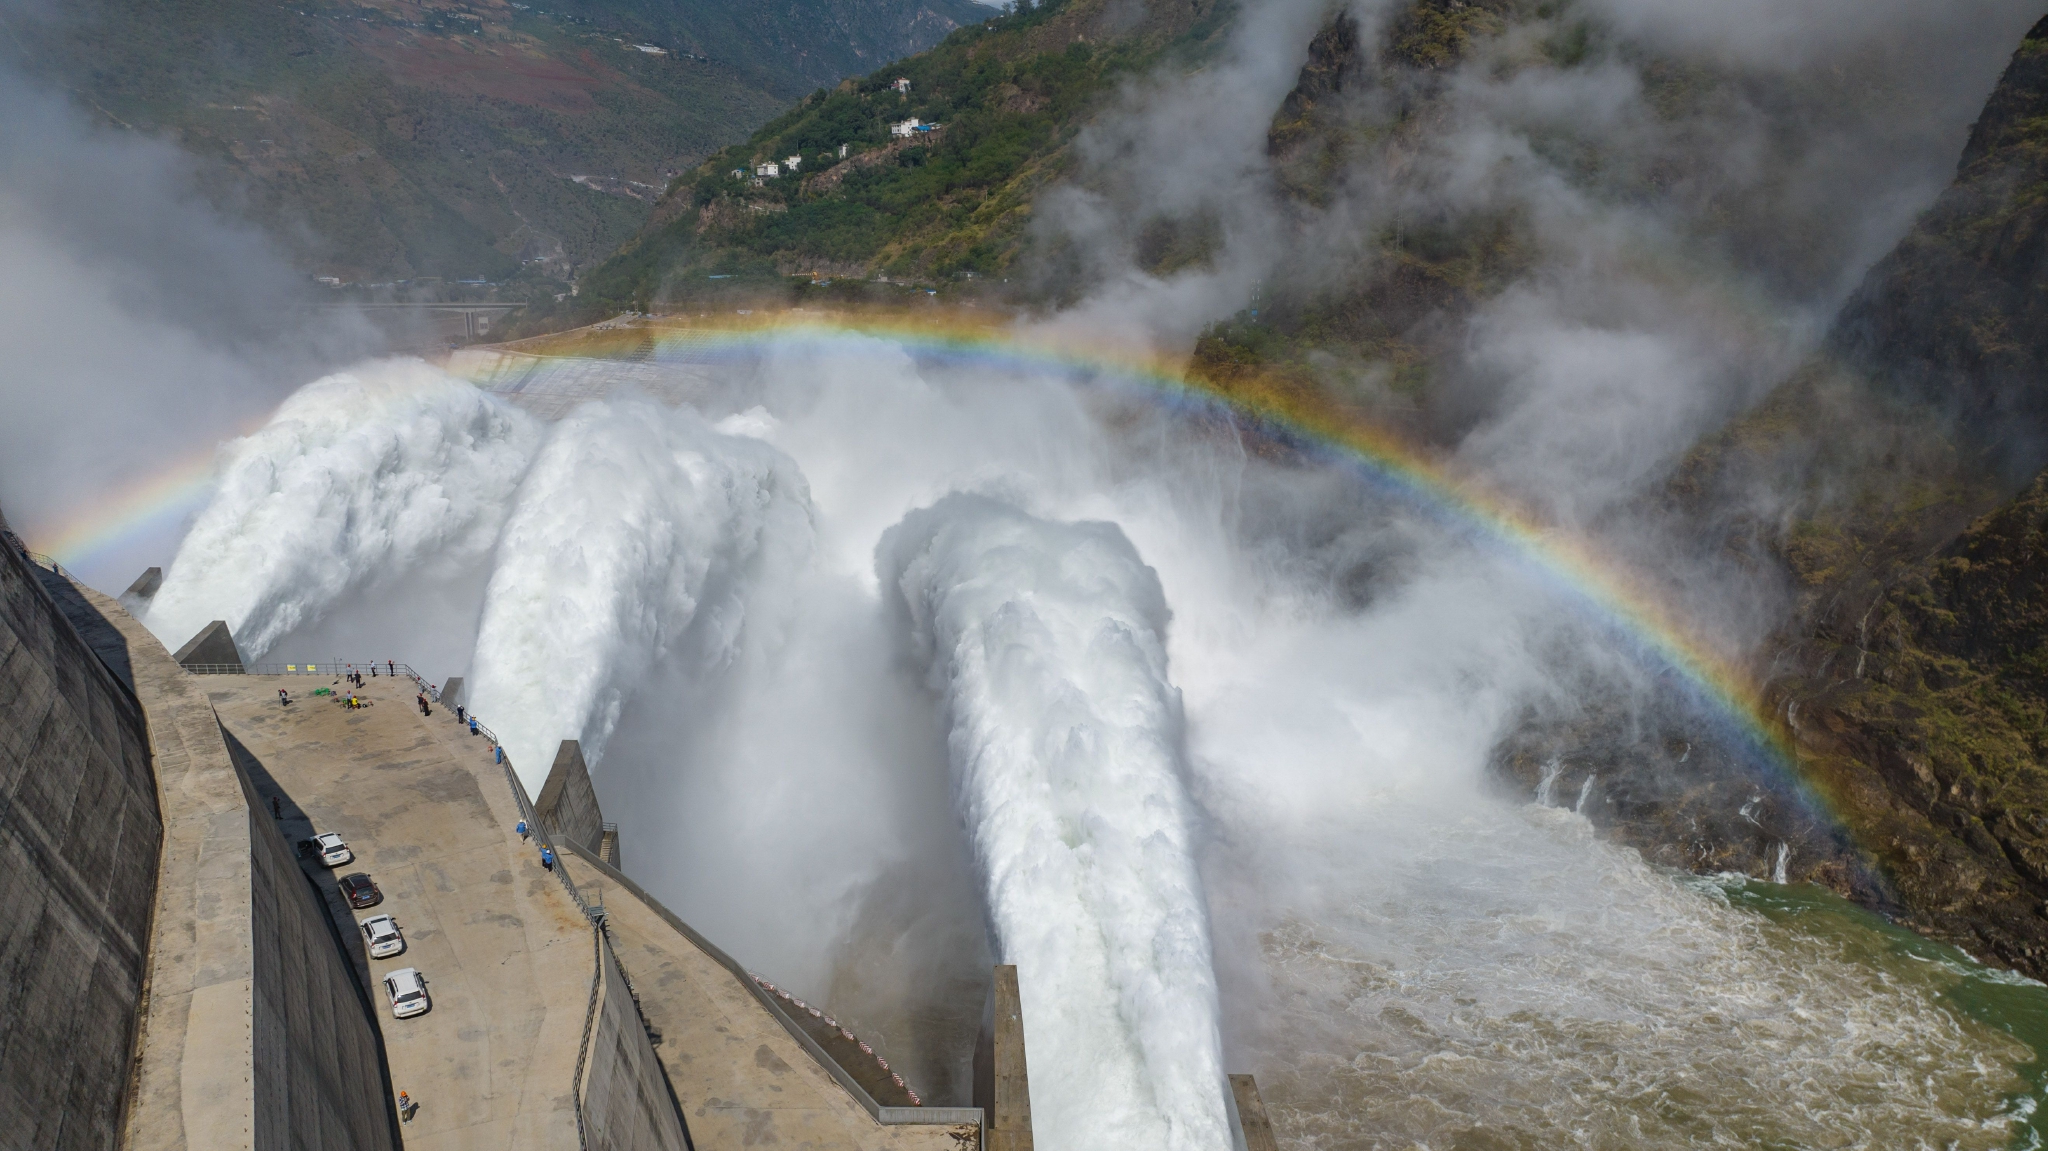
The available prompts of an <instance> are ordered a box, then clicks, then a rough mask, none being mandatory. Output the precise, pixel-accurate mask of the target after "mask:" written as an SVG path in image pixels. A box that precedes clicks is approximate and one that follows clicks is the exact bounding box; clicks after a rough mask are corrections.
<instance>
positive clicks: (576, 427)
mask: <svg viewBox="0 0 2048 1151" xmlns="http://www.w3.org/2000/svg"><path fill="white" fill-rule="evenodd" d="M809 516H810V512H809V494H808V492H807V490H806V488H805V484H804V480H803V476H802V475H801V473H799V472H798V471H797V469H796V467H795V465H794V464H792V463H791V462H790V461H789V459H788V457H786V456H784V455H783V454H782V453H780V452H778V451H776V450H775V449H774V448H771V447H769V446H767V445H766V444H763V443H761V442H760V441H758V440H755V439H751V438H747V437H742V436H729V435H724V434H721V433H719V432H718V431H716V430H714V429H713V428H712V427H711V426H710V425H708V424H707V423H705V422H704V420H703V419H702V418H701V417H699V416H697V415H696V414H695V413H693V412H689V411H686V410H677V409H670V408H664V407H661V406H659V405H656V404H654V403H651V402H648V401H645V400H624V401H617V402H604V403H593V404H587V405H585V406H584V407H582V408H579V409H577V410H576V411H575V412H573V413H572V414H570V415H569V416H568V417H567V418H566V419H564V420H562V421H561V422H560V423H559V424H557V425H555V427H554V428H553V429H552V431H551V434H550V435H549V437H548V441H547V444H546V446H545V447H544V448H542V450H541V452H540V454H539V456H538V457H537V458H536V459H535V460H534V462H533V466H532V469H531V471H530V472H529V473H528V475H527V477H526V481H525V483H524V484H522V485H521V487H520V489H519V493H518V497H517V501H516V506H515V508H514V510H513V512H512V514H511V517H510V518H509V519H508V520H507V522H506V524H505V529H504V536H503V539H502V542H501V543H500V545H499V549H498V564H497V567H496V570H495V571H494V572H493V573H492V576H491V580H490V585H489V589H488V591H487V592H486V595H485V600H484V608H483V621H482V625H481V627H480V630H479V632H478V636H477V644H476V657H475V662H474V667H473V670H472V678H471V680H470V685H469V698H470V707H471V709H472V710H473V711H474V712H475V713H476V714H477V715H478V716H480V717H481V718H482V719H483V721H484V722H485V723H488V724H489V725H491V727H492V728H494V729H495V730H496V731H497V733H498V736H499V738H500V739H501V740H502V741H503V742H504V746H505V751H506V754H507V755H508V756H510V757H511V758H512V762H513V764H514V766H515V767H516V768H517V769H518V771H519V774H520V777H521V778H522V779H524V780H525V781H526V783H527V786H528V787H530V788H535V789H537V788H538V787H539V786H540V783H541V781H542V780H544V779H545V778H546V776H547V771H548V768H549V766H550V765H551V764H552V763H553V762H554V757H555V751H556V748H557V747H558V746H559V744H560V742H561V741H562V740H564V739H577V740H581V741H582V742H583V745H584V755H585V758H586V759H587V760H590V761H591V762H593V763H595V762H596V761H597V760H598V759H600V758H601V757H602V756H603V753H604V745H605V742H606V741H607V740H608V739H609V738H610V736H611V733H612V729H613V727H614V726H615V725H616V724H617V722H618V718H619V713H620V710H621V709H622V708H623V707H624V706H625V705H626V703H627V701H628V700H629V699H630V697H631V696H632V694H633V691H634V690H635V688H636V687H638V686H639V685H640V684H641V683H643V682H644V681H645V680H646V679H647V677H648V676H649V674H650V673H652V672H653V671H654V670H655V669H656V668H657V667H660V666H662V665H664V664H666V663H668V662H670V661H672V660H675V659H679V658H682V657H683V656H684V655H685V652H686V650H687V654H688V656H689V657H690V658H692V659H695V660H697V661H700V662H704V663H709V664H714V665H715V664H719V663H722V662H725V661H727V660H729V659H730V658H731V653H732V649H733V645H734V644H735V643H736V642H737V639H738V637H739V634H740V631H741V628H742V626H743V624H744V622H745V620H746V616H747V590H748V588H749V586H750V584H751V582H752V579H753V570H754V569H755V568H756V566H757V565H759V564H763V563H773V562H776V560H777V559H778V558H781V559H786V560H788V561H789V562H790V563H795V562H798V561H800V559H801V557H802V555H803V554H804V553H805V552H806V551H808V549H809V547H810V538H811V533H810V518H809ZM686 638H687V639H689V640H691V641H692V642H691V643H689V644H688V645H686V644H685V640H686Z"/></svg>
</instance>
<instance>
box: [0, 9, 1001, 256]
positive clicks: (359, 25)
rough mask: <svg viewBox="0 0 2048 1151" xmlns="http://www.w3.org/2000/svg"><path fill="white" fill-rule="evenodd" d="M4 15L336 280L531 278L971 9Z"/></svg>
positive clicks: (97, 102)
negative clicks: (811, 101)
mask: <svg viewBox="0 0 2048 1151" xmlns="http://www.w3.org/2000/svg"><path fill="white" fill-rule="evenodd" d="M742 7H743V6H737V5H732V4H725V3H717V2H714V0H684V2H681V3H656V2H653V0H557V2H550V3H539V4H525V3H510V2H509V0H376V2H374V3H371V2H365V3H356V2H354V0H306V2H305V3H295V4H292V5H278V4H273V3H267V2H259V0H166V2H164V3H152V4H146V5H133V4H117V3H113V2H112V0H84V2H81V3H78V4H67V5H62V6H48V5H41V4H31V3H27V2H26V0H6V2H4V3H0V21H4V28H5V31H6V32H7V35H6V36H5V37H0V55H4V56H5V57H7V58H8V62H10V63H12V64H14V65H15V66H17V67H19V68H21V69H22V70H23V71H25V72H27V73H28V74H30V75H32V76H35V77H38V78H40V79H43V80H45V81H47V82H50V83H52V84H55V85H57V86H60V87H63V88H66V89H68V90H70V91H71V92H73V93H74V94H75V95H76V96H77V97H78V98H79V99H80V100H81V102H83V103H85V104H87V105H89V106H90V107H92V108H94V109H96V110H97V111H98V112H99V113H100V114H101V115H103V116H104V117H106V118H107V119H108V120H110V121H112V122H114V123H117V124H120V125H123V126H126V127H132V128H134V129H136V130H140V131H146V132H161V133H168V134H170V135H172V136H174V137H175V138H177V139H178V140H179V141H180V143H182V144H183V145H185V146H186V147H187V148H188V149H189V150H191V151H193V152H196V153H199V154H200V155H202V156H205V157H208V158H210V159H212V160H214V161H217V163H216V164H215V165H214V166H213V167H212V169H211V172H210V175H211V176H212V178H213V179H214V181H215V184H216V187H217V189H218V190H219V192H220V193H221V194H222V195H224V196H228V197H231V198H235V199H238V200H245V201H246V202H247V204H248V206H249V207H250V208H251V209H252V210H253V214H254V215H255V216H257V217H258V218H259V219H261V220H263V221H264V222H266V223H268V224H270V225H272V227H273V230H275V231H278V232H279V233H280V234H282V235H283V236H285V237H286V238H287V239H288V240H289V241H291V242H292V243H293V245H294V247H295V249H296V254H297V255H298V257H299V258H300V260H301V262H302V263H303V264H304V265H305V266H306V267H307V268H308V269H309V270H310V271H313V272H316V273H318V274H322V275H330V276H334V277H337V278H339V279H342V280H345V281H358V280H372V279H394V278H408V277H417V276H438V277H444V278H448V279H455V278H459V277H483V278H489V279H493V280H497V279H504V278H507V277H510V276H513V275H515V274H516V273H518V272H519V271H520V269H521V268H522V266H527V267H529V269H530V271H533V272H544V273H546V274H548V275H551V276H554V277H566V276H567V275H568V274H569V273H570V270H571V269H572V268H574V267H577V266H579V265H581V264H583V263H585V262H587V261H589V260H591V259H593V258H595V257H598V256H601V255H602V254H604V253H606V252H609V251H611V250H613V249H614V248H616V247H617V246H618V244H619V243H620V242H621V241H622V240H624V239H625V238H626V237H628V236H630V235H631V234H632V233H633V231H634V230H635V229H636V228H637V227H638V226H639V224H640V223H641V221H642V220H643V219H644V218H645V215H646V212H647V205H648V203H649V202H651V201H652V200H653V199H654V197H655V196H656V195H657V194H658V193H659V191H660V189H661V187H662V186H663V185H664V183H665V182H666V181H667V179H668V178H669V176H670V175H671V174H672V173H674V172H676V171H679V170H682V169H684V168H687V167H688V166H689V165H691V164H693V163H695V162H696V161H697V160H698V159H699V158H701V157H702V156H704V155H705V154H706V153H708V152H710V151H712V150H714V149H716V148H718V147H719V146H721V145H722V144H723V143H725V142H726V141H729V140H731V139H733V138H735V137H737V136H739V135H741V134H743V133H744V132H746V131H747V130H748V129H749V128H751V127H752V126H753V125H755V124H758V123H760V122H761V121H763V120H765V119H767V118H768V117H769V116H771V115H773V114H774V112H775V110H776V109H778V108H780V107H782V106H784V105H785V104H786V103H787V102H788V101H789V100H791V99H794V98H796V97H797V96H798V95H800V94H801V93H803V92H805V91H808V90H809V89H811V88H812V87H815V86H817V85H819V84H830V83H832V82H833V81H835V80H836V79H837V78H838V77H839V76H841V75H844V74H845V73H846V72H847V71H851V70H853V69H855V68H860V67H864V66H867V65H869V64H872V63H873V62H876V61H879V60H885V59H890V58H893V57H895V56H897V55H901V54H903V53H906V52H912V51H915V50H917V49H919V48H921V47H923V46H925V45H927V44H929V43H931V42H933V41H934V40H937V39H939V38H940V37H942V36H943V35H945V34H946V33H947V32H950V31H952V30H953V29H954V28H955V27H957V26H959V25H960V24H961V23H964V22H967V21H971V20H974V19H979V18H980V17H981V16H983V15H985V14H987V12H988V11H989V9H986V8H983V7H981V6H979V5H976V4H974V3H971V2H970V0H789V2H787V3H782V4H777V5H768V6H753V5H748V6H744V11H743V10H742Z"/></svg>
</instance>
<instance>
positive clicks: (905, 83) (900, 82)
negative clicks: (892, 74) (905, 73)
mask: <svg viewBox="0 0 2048 1151" xmlns="http://www.w3.org/2000/svg"><path fill="white" fill-rule="evenodd" d="M889 87H891V88H894V89H896V90H897V91H898V92H901V93H903V94H904V95H905V96H908V95H910V81H909V80H908V79H905V78H904V77H902V76H898V77H896V82H895V83H894V84H891V85H889Z"/></svg>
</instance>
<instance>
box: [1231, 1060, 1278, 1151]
mask: <svg viewBox="0 0 2048 1151" xmlns="http://www.w3.org/2000/svg"><path fill="white" fill-rule="evenodd" d="M1230 1094H1231V1097H1232V1098H1233V1099H1235V1100H1236V1102H1237V1122H1238V1125H1239V1126H1240V1127H1241V1128H1242V1129H1243V1130H1244V1148H1245V1151H1280V1144H1279V1142H1278V1141H1277V1140H1275V1139H1274V1138H1273V1122H1272V1120H1270V1119H1268V1118H1266V1102H1265V1100H1263V1099H1260V1098H1259V1085H1258V1084H1257V1083H1255V1082H1253V1081H1252V1077H1251V1076H1249V1075H1233V1076H1231V1077H1230Z"/></svg>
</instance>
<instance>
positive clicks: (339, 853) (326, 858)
mask: <svg viewBox="0 0 2048 1151" xmlns="http://www.w3.org/2000/svg"><path fill="white" fill-rule="evenodd" d="M313 850H315V851H317V852H319V853H320V862H322V863H324V864H326V865H327V866H329V867H340V866H341V865H342V864H344V863H348V862H351V861H353V860H354V859H355V857H356V853H355V852H353V851H350V850H349V849H348V844H346V843H343V842H342V841H341V837H340V836H339V835H336V834H334V833H333V832H331V831H329V832H324V833H322V834H320V835H316V836H314V837H313Z"/></svg>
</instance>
